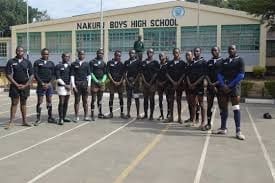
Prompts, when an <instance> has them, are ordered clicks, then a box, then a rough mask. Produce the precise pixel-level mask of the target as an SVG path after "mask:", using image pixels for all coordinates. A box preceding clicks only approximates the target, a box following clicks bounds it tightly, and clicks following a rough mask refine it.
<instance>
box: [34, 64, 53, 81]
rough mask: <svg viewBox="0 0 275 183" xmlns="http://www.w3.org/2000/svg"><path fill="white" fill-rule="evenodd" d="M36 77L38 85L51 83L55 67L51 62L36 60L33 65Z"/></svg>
mask: <svg viewBox="0 0 275 183" xmlns="http://www.w3.org/2000/svg"><path fill="white" fill-rule="evenodd" d="M33 68H34V77H35V79H36V81H37V82H38V84H42V83H49V82H50V81H51V80H53V79H54V76H55V66H54V63H53V62H52V61H50V60H48V61H45V60H42V59H39V60H36V61H35V62H34V64H33Z"/></svg>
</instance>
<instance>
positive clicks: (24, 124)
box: [22, 122, 32, 127]
mask: <svg viewBox="0 0 275 183" xmlns="http://www.w3.org/2000/svg"><path fill="white" fill-rule="evenodd" d="M22 126H26V127H31V126H32V125H30V124H29V123H27V122H25V123H22Z"/></svg>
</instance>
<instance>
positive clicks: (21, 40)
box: [17, 32, 41, 53]
mask: <svg viewBox="0 0 275 183" xmlns="http://www.w3.org/2000/svg"><path fill="white" fill-rule="evenodd" d="M17 46H22V47H23V48H24V49H25V50H26V49H27V33H25V32H24V33H17ZM40 51H41V33H40V32H30V33H29V52H30V53H40Z"/></svg>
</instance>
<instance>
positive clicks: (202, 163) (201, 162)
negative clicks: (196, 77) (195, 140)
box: [194, 106, 217, 183]
mask: <svg viewBox="0 0 275 183" xmlns="http://www.w3.org/2000/svg"><path fill="white" fill-rule="evenodd" d="M216 111H217V107H216V106H215V109H214V112H213V115H212V119H211V124H212V126H213V123H214V119H215V115H216ZM210 134H211V131H210V130H209V131H208V132H207V136H206V139H205V142H204V145H203V150H202V153H201V158H200V162H199V165H198V168H197V172H196V176H195V179H194V183H199V182H200V180H201V175H202V170H203V166H204V162H205V158H206V153H207V148H208V145H209V140H210V137H211V136H210Z"/></svg>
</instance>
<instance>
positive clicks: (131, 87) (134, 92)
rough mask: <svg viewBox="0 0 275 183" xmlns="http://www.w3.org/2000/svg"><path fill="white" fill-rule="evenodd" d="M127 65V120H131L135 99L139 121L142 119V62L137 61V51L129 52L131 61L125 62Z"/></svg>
mask: <svg viewBox="0 0 275 183" xmlns="http://www.w3.org/2000/svg"><path fill="white" fill-rule="evenodd" d="M124 65H125V80H126V91H127V118H130V117H131V115H130V110H131V103H132V98H134V99H135V103H136V111H137V119H140V118H141V117H140V114H139V105H140V103H139V78H140V69H141V62H140V61H139V60H137V59H136V51H135V50H134V49H133V50H130V51H129V59H128V60H126V61H125V62H124Z"/></svg>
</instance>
